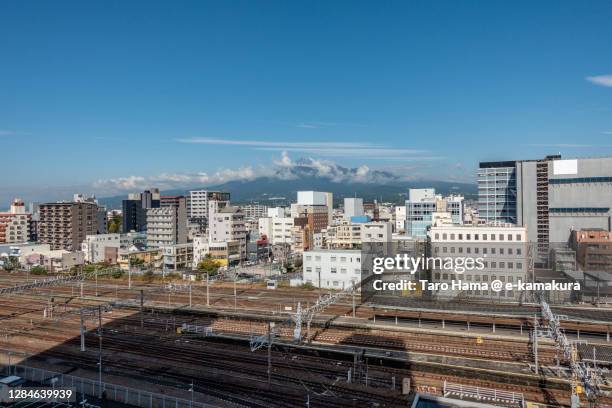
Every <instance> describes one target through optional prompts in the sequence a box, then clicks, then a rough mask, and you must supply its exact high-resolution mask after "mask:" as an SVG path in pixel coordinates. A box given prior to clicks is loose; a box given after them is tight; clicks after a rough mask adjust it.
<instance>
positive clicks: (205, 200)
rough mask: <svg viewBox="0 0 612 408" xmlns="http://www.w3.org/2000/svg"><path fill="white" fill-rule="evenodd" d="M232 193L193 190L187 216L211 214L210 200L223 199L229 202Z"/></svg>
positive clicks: (188, 203) (188, 202) (190, 193)
mask: <svg viewBox="0 0 612 408" xmlns="http://www.w3.org/2000/svg"><path fill="white" fill-rule="evenodd" d="M229 200H230V193H224V192H222V191H208V190H192V191H190V192H189V196H188V200H187V216H188V217H189V218H202V217H208V216H209V203H210V201H223V202H227V203H229Z"/></svg>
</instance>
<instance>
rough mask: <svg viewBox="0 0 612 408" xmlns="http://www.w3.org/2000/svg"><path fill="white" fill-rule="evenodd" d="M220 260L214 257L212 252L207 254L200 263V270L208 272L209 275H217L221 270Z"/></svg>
mask: <svg viewBox="0 0 612 408" xmlns="http://www.w3.org/2000/svg"><path fill="white" fill-rule="evenodd" d="M220 267H221V265H219V261H216V260H214V259H212V256H210V254H206V256H205V257H204V259H202V260H201V261H200V262H199V263H198V271H200V272H204V273H206V274H208V276H213V275H216V274H217V272H219V268H220Z"/></svg>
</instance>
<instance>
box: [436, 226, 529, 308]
mask: <svg viewBox="0 0 612 408" xmlns="http://www.w3.org/2000/svg"><path fill="white" fill-rule="evenodd" d="M528 252H529V251H528V244H527V231H526V229H525V228H524V227H517V226H515V225H512V224H505V225H496V226H489V225H487V226H472V225H454V224H450V223H449V224H445V223H443V222H442V223H440V224H438V223H436V224H435V225H434V226H432V227H431V230H430V249H429V254H430V256H431V257H432V258H441V259H443V260H445V259H447V258H450V259H453V268H451V269H444V265H440V264H439V263H438V264H435V265H434V266H433V267H432V269H431V274H432V276H431V281H432V282H446V283H447V284H449V285H451V284H452V281H459V280H461V281H463V282H467V283H472V282H475V283H476V282H486V283H487V285H490V283H491V282H493V281H495V280H500V281H501V282H503V283H504V284H505V283H507V282H510V283H513V284H515V283H517V282H518V281H519V280H520V281H523V282H524V281H526V280H527V278H528V276H527V272H528V256H529V254H528ZM467 259H471V261H469V263H470V265H472V266H471V267H470V268H471V270H467V268H466V269H463V267H466V265H467V264H466V262H468V261H466V260H467ZM478 259H480V261H481V262H482V266H483V268H481V269H477V268H476V266H477V260H478ZM459 265H463V267H461V266H459ZM432 295H433V296H434V297H441V298H446V297H464V296H465V297H476V298H497V297H501V298H504V299H518V297H519V296H520V293H519V292H518V291H516V290H505V289H503V290H501V291H500V292H495V291H493V290H491V289H490V288H489V289H488V290H486V291H484V290H483V291H481V290H475V289H474V290H465V291H464V290H444V291H439V292H436V293H432Z"/></svg>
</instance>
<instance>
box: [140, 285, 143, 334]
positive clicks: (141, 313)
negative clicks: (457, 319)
mask: <svg viewBox="0 0 612 408" xmlns="http://www.w3.org/2000/svg"><path fill="white" fill-rule="evenodd" d="M140 328H141V329H144V290H142V289H140Z"/></svg>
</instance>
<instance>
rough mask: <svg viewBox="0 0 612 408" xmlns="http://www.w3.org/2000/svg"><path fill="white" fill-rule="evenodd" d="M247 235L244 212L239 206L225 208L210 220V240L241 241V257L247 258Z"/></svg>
mask: <svg viewBox="0 0 612 408" xmlns="http://www.w3.org/2000/svg"><path fill="white" fill-rule="evenodd" d="M246 237H247V229H246V224H245V221H244V213H242V211H240V209H239V208H238V207H226V208H223V209H221V210H219V212H217V213H215V214H214V215H213V216H212V217H211V218H210V220H209V228H208V241H209V242H226V241H239V242H240V247H241V248H240V253H241V259H245V258H246Z"/></svg>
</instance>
